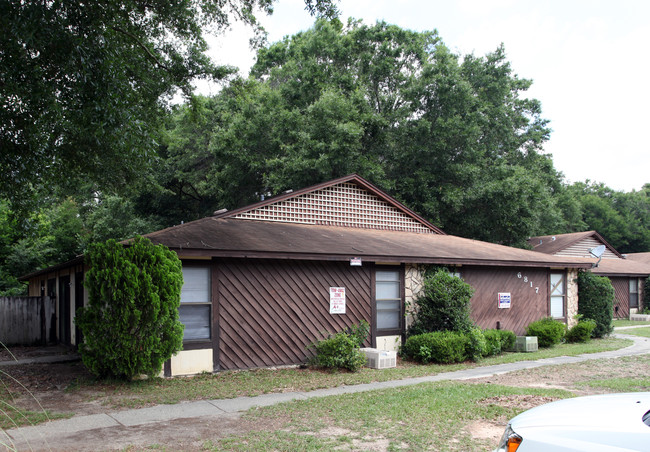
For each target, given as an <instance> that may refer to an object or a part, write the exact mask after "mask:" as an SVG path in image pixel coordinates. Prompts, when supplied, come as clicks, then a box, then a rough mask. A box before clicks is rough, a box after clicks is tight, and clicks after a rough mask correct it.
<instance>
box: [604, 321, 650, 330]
mask: <svg viewBox="0 0 650 452" xmlns="http://www.w3.org/2000/svg"><path fill="white" fill-rule="evenodd" d="M612 324H613V325H614V328H617V327H621V326H643V325H650V322H638V321H632V320H627V319H614V321H613V322H612Z"/></svg>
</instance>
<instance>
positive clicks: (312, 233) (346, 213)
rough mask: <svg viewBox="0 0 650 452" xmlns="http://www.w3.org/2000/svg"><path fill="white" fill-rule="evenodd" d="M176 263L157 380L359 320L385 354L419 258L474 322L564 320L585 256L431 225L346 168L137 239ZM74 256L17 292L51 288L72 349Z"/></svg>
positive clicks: (219, 365)
mask: <svg viewBox="0 0 650 452" xmlns="http://www.w3.org/2000/svg"><path fill="white" fill-rule="evenodd" d="M146 237H148V238H149V239H150V240H151V241H152V242H154V243H160V244H163V245H165V246H167V247H169V248H170V249H172V250H174V251H175V252H176V253H177V255H178V257H179V258H180V259H181V260H182V263H183V278H184V285H183V289H182V293H181V306H180V310H179V312H180V319H181V321H182V322H183V323H184V324H185V337H184V344H183V351H182V352H180V353H179V354H177V355H176V356H174V357H173V358H172V359H171V360H170V361H169V362H168V363H167V364H166V365H165V374H166V375H169V376H171V375H183V374H192V373H197V372H201V371H219V370H227V369H246V368H255V367H267V366H277V365H288V364H296V363H301V362H304V361H305V359H306V357H307V356H308V352H307V351H306V346H307V345H308V344H309V343H311V342H313V341H315V340H317V339H320V338H322V337H323V334H325V332H330V333H334V332H337V331H341V330H344V329H346V328H348V327H349V326H351V325H353V324H356V323H358V322H360V321H361V320H366V321H367V322H368V323H369V324H370V325H371V338H370V343H369V344H368V345H370V346H373V347H377V348H380V349H388V350H393V349H396V348H397V347H398V346H399V344H400V343H401V342H402V341H403V340H404V337H405V332H406V329H407V327H408V321H409V314H410V309H411V308H412V303H413V300H414V299H415V297H417V295H418V294H419V293H420V291H421V288H422V281H423V275H424V272H425V270H426V268H427V267H428V266H432V265H433V266H446V267H447V268H448V269H449V271H451V272H453V273H455V274H458V275H459V276H461V277H462V278H463V279H464V280H465V281H466V282H467V283H469V284H470V285H471V286H472V287H473V288H474V290H475V292H474V295H473V297H472V317H473V319H474V320H475V322H476V323H477V324H478V325H479V326H481V327H483V328H502V329H509V330H513V331H515V332H516V333H517V334H523V333H524V331H525V328H526V326H527V325H528V324H529V323H530V322H532V321H534V320H538V319H540V318H542V317H547V316H553V317H555V318H557V319H560V320H562V321H564V322H567V323H569V324H571V323H572V322H573V321H574V319H573V316H574V315H575V313H576V312H577V304H578V299H577V285H576V282H575V279H576V276H577V272H578V271H579V270H580V269H588V268H591V266H592V263H591V262H590V261H588V260H585V259H576V258H574V257H566V256H555V255H549V254H544V253H538V252H535V251H529V250H523V249H517V248H511V247H507V246H501V245H496V244H492V243H486V242H481V241H476V240H469V239H465V238H461V237H456V236H451V235H447V234H445V233H444V232H443V231H442V230H441V229H440V228H438V227H436V226H434V225H432V224H431V223H429V222H428V221H426V220H425V219H423V218H422V217H420V216H419V215H418V214H416V213H415V212H413V211H411V210H410V209H408V208H407V207H406V206H404V205H402V204H401V203H399V202H398V201H397V200H395V199H394V198H392V197H391V196H389V195H388V194H386V193H384V192H383V191H382V190H380V189H379V188H377V187H376V186H374V185H372V184H371V183H369V182H368V181H366V180H365V179H363V178H361V177H360V176H358V175H354V174H353V175H349V176H346V177H342V178H339V179H335V180H332V181H329V182H325V183H321V184H318V185H315V186H312V187H308V188H304V189H302V190H298V191H293V192H286V193H283V194H281V195H279V196H276V197H273V198H269V199H266V200H264V201H261V202H258V203H256V204H253V205H250V206H246V207H242V208H239V209H236V210H232V211H217V212H215V214H214V215H213V216H211V217H207V218H203V219H200V220H196V221H192V222H188V223H185V224H181V225H177V226H173V227H170V228H167V229H163V230H161V231H156V232H153V233H151V234H147V235H146ZM83 272H84V264H83V260H82V259H81V258H77V259H74V260H72V261H70V262H67V263H65V264H61V265H58V266H55V267H50V268H47V269H44V270H42V271H39V272H35V273H33V274H31V275H27V276H26V277H24V279H27V280H29V292H30V295H39V294H50V295H56V296H58V297H59V299H58V302H57V319H58V325H59V332H58V334H59V339H60V341H61V342H64V343H66V344H77V343H79V341H80V339H81V338H80V335H79V332H78V331H76V329H75V328H74V312H75V310H76V309H78V307H79V306H83V304H84V303H85V300H84V298H85V297H86V295H85V294H84V290H83V286H82V280H83Z"/></svg>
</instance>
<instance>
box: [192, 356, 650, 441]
mask: <svg viewBox="0 0 650 452" xmlns="http://www.w3.org/2000/svg"><path fill="white" fill-rule="evenodd" d="M648 366H650V356H648V355H642V356H631V357H623V358H619V359H617V360H616V362H615V363H614V364H613V365H612V363H611V360H607V359H605V360H595V361H585V362H582V363H576V364H568V365H561V366H550V367H540V368H534V369H525V370H520V371H517V372H515V374H517V375H515V376H513V377H511V378H510V377H507V379H508V381H509V382H510V383H508V385H504V384H501V383H499V381H497V382H496V384H490V383H468V382H451V381H450V382H438V383H423V384H420V385H416V386H410V387H403V388H397V389H387V390H380V391H372V392H366V393H359V394H346V395H341V396H331V397H327V398H322V399H311V400H306V401H295V402H288V403H284V404H281V405H275V406H272V407H265V408H259V409H253V410H250V411H249V412H248V413H247V414H246V415H245V416H244V418H245V419H246V420H249V421H251V422H253V423H255V424H257V425H260V426H264V427H263V428H260V429H259V430H255V431H250V432H240V433H237V434H232V435H229V436H227V437H225V438H221V439H214V438H212V439H208V440H206V441H205V442H204V444H203V450H215V451H216V450H234V451H245V450H287V451H288V450H307V451H317V450H388V451H391V450H392V451H396V450H414V451H419V450H435V451H488V450H492V449H493V448H494V447H495V446H496V442H497V440H496V438H494V437H492V438H488V437H486V436H484V435H482V434H480V432H481V431H484V430H485V429H486V428H490V430H491V431H496V432H498V433H499V434H500V433H501V432H502V431H503V428H504V427H505V424H506V423H507V421H508V420H509V419H510V418H512V417H513V416H515V415H517V414H519V413H521V412H523V411H525V410H526V409H528V408H530V407H531V406H536V405H539V404H542V403H547V402H550V401H552V400H556V399H562V398H567V397H573V396H574V393H573V392H570V391H568V390H564V389H558V388H553V387H551V386H548V387H545V388H541V387H537V385H539V384H540V383H542V384H544V382H546V384H547V385H554V384H558V383H560V382H564V384H565V385H566V387H567V388H570V389H572V390H573V388H582V389H583V390H584V389H585V388H595V389H594V390H595V391H596V392H599V393H602V392H634V391H648V390H650V378H649V377H647V376H646V375H647V374H648V373H647V371H648V369H649V367H648ZM619 374H620V375H622V376H615V375H619ZM495 380H498V378H495ZM513 384H517V385H521V386H518V387H514V386H511V385H513ZM540 386H541V385H540Z"/></svg>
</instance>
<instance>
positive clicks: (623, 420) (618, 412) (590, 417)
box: [510, 392, 650, 433]
mask: <svg viewBox="0 0 650 452" xmlns="http://www.w3.org/2000/svg"><path fill="white" fill-rule="evenodd" d="M649 410H650V392H636V393H627V394H605V395H597V396H588V397H578V398H575V399H564V400H559V401H557V402H551V403H547V404H545V405H541V406H538V407H536V408H533V409H530V410H528V411H526V412H524V413H522V414H520V415H519V416H516V417H514V418H513V419H512V420H511V421H510V424H511V425H512V427H513V429H515V431H517V429H521V428H529V427H555V426H557V427H586V428H604V429H607V430H610V429H616V430H620V429H621V428H622V427H624V428H623V429H627V428H629V427H632V426H639V427H644V428H646V429H647V431H648V433H650V426H647V425H645V424H644V423H643V420H642V418H643V415H644V414H645V413H647V412H648V411H649Z"/></svg>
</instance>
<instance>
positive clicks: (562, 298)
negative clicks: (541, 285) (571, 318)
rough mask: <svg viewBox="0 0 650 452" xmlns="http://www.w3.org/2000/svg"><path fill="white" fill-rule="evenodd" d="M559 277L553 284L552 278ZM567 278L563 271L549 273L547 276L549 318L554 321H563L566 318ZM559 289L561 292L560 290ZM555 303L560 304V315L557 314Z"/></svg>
mask: <svg viewBox="0 0 650 452" xmlns="http://www.w3.org/2000/svg"><path fill="white" fill-rule="evenodd" d="M554 276H559V277H560V279H559V281H556V282H555V283H554V281H553V279H554V278H553V277H554ZM566 283H567V278H566V272H564V271H551V274H550V275H549V291H548V293H549V311H550V315H551V317H553V318H554V319H564V318H566V293H567V285H566ZM560 287H561V288H562V290H560ZM557 302H559V303H561V306H560V308H561V310H562V315H557V314H558V309H557Z"/></svg>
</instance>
